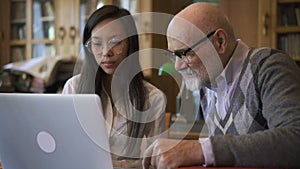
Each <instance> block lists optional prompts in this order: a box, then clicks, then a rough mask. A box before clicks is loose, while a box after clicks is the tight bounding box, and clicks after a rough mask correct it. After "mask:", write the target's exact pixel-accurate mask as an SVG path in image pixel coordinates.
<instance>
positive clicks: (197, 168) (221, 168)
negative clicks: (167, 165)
mask: <svg viewBox="0 0 300 169" xmlns="http://www.w3.org/2000/svg"><path fill="white" fill-rule="evenodd" d="M178 169H275V168H263V167H256V168H249V167H203V166H193V167H180V168H178ZM277 169H278V168H277Z"/></svg>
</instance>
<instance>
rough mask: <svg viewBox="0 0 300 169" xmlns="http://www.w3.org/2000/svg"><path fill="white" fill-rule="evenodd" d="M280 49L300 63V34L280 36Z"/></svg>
mask: <svg viewBox="0 0 300 169" xmlns="http://www.w3.org/2000/svg"><path fill="white" fill-rule="evenodd" d="M277 43H278V49H280V50H283V51H285V52H286V53H288V54H289V55H290V56H291V57H292V58H293V59H294V60H299V61H300V48H299V46H300V33H293V34H285V35H279V36H278V41H277Z"/></svg>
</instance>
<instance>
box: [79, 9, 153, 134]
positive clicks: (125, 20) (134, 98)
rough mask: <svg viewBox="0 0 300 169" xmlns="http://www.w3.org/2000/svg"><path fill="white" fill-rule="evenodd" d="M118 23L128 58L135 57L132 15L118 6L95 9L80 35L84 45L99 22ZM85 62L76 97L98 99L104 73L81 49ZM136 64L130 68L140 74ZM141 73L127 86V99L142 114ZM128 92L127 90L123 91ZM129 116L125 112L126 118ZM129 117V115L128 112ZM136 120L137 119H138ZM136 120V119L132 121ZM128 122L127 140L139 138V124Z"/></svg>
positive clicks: (144, 89)
mask: <svg viewBox="0 0 300 169" xmlns="http://www.w3.org/2000/svg"><path fill="white" fill-rule="evenodd" d="M119 18H121V19H120V22H121V24H122V25H123V28H124V29H125V32H126V33H127V36H128V38H127V39H128V52H127V53H128V56H129V55H131V54H133V53H135V55H136V54H137V55H138V51H139V41H138V33H137V29H136V26H135V22H134V20H133V17H132V16H131V14H130V13H129V12H128V11H127V10H125V9H121V8H119V7H117V6H113V5H105V6H103V7H102V8H99V9H97V10H96V11H95V12H94V13H93V14H92V15H91V16H90V17H89V19H88V20H87V23H86V25H85V28H84V32H83V42H82V43H83V45H84V44H85V43H86V42H87V41H88V40H89V39H90V38H91V32H92V30H93V28H94V27H95V26H96V25H97V24H99V23H100V22H102V21H104V20H106V19H119ZM84 53H85V60H84V63H83V67H82V70H81V77H80V81H79V85H78V89H77V92H78V93H96V94H98V95H99V96H100V94H101V92H103V91H104V86H102V85H103V82H102V81H103V75H105V72H104V71H103V70H102V68H101V67H100V66H99V65H98V64H97V62H96V60H95V57H94V56H93V54H92V53H90V52H88V49H87V48H86V47H84ZM134 62H135V63H130V64H132V65H135V66H138V68H139V69H140V70H141V67H140V64H139V59H138V58H137V59H135V60H134ZM143 79H144V76H143V73H142V71H139V73H137V74H136V75H135V76H134V78H133V79H132V81H131V82H130V84H129V96H130V102H131V103H132V104H133V105H134V107H135V108H136V109H137V110H144V109H145V106H146V100H147V98H148V94H147V90H146V87H145V86H144V84H143ZM124 90H126V91H128V90H127V89H124ZM128 113H130V112H126V115H128ZM131 113H132V112H131ZM137 116H138V115H137ZM135 119H136V118H135ZM127 121H128V136H130V137H142V136H139V133H140V132H139V128H140V125H141V124H140V123H137V122H133V121H131V120H127Z"/></svg>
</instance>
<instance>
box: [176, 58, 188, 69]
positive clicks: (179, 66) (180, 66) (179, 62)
mask: <svg viewBox="0 0 300 169" xmlns="http://www.w3.org/2000/svg"><path fill="white" fill-rule="evenodd" d="M185 68H187V65H186V63H185V62H184V61H183V60H182V59H180V58H178V57H176V60H175V69H176V70H182V69H185Z"/></svg>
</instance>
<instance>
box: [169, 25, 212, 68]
mask: <svg viewBox="0 0 300 169" xmlns="http://www.w3.org/2000/svg"><path fill="white" fill-rule="evenodd" d="M215 33H216V30H214V31H212V32H210V33H209V34H207V35H206V36H205V37H204V38H202V39H200V40H199V41H198V42H196V43H195V44H194V45H192V46H191V47H189V48H187V49H179V50H175V51H170V50H167V51H168V52H169V53H171V55H172V56H175V57H176V56H177V57H179V58H180V59H182V60H183V61H184V62H185V63H186V64H189V63H190V61H191V57H192V56H191V55H189V52H191V51H192V50H193V49H195V48H196V47H197V46H198V45H200V44H201V43H203V42H205V41H206V40H207V39H208V38H210V37H211V36H212V35H214V34H215Z"/></svg>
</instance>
